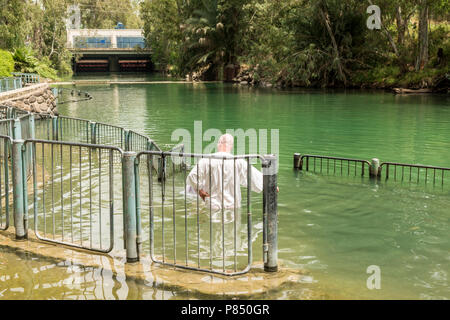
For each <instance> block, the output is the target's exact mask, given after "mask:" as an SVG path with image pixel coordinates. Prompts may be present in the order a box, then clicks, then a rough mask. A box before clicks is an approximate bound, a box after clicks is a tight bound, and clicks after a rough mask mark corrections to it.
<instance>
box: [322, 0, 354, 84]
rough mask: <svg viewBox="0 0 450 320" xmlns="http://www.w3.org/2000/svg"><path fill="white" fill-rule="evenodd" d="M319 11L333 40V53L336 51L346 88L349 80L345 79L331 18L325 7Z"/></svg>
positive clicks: (340, 74)
mask: <svg viewBox="0 0 450 320" xmlns="http://www.w3.org/2000/svg"><path fill="white" fill-rule="evenodd" d="M319 11H320V15H321V16H322V19H323V21H324V23H325V26H326V28H327V31H328V34H329V36H330V38H331V43H332V45H333V51H334V54H335V59H336V61H337V65H338V72H339V76H340V77H341V80H342V81H344V86H346V85H347V78H346V77H345V74H344V71H343V68H342V63H341V58H340V55H339V49H338V46H337V43H336V39H335V38H334V34H333V31H332V30H331V26H330V18H329V17H328V11H327V9H326V8H325V6H323V7H322V6H321V7H320V8H319Z"/></svg>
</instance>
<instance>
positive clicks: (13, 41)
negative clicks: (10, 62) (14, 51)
mask: <svg viewBox="0 0 450 320" xmlns="http://www.w3.org/2000/svg"><path fill="white" fill-rule="evenodd" d="M25 12H26V2H24V1H23V0H0V48H3V49H10V48H12V47H16V46H21V45H23V43H24V38H25V25H24V23H25V22H26V20H25Z"/></svg>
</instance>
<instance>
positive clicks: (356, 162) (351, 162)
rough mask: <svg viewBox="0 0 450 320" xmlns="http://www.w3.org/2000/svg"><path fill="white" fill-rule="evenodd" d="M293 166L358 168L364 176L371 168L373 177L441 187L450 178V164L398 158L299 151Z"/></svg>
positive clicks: (336, 170) (349, 171)
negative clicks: (396, 160) (434, 164)
mask: <svg viewBox="0 0 450 320" xmlns="http://www.w3.org/2000/svg"><path fill="white" fill-rule="evenodd" d="M330 163H331V164H330ZM365 167H367V169H365ZM294 169H297V170H305V171H313V172H319V173H326V174H340V175H355V176H356V175H357V172H359V173H361V175H362V176H364V175H365V172H369V176H370V177H376V178H382V177H384V178H385V180H389V179H391V180H394V181H402V182H414V183H417V184H419V183H420V182H423V183H424V184H426V185H427V184H432V185H433V186H436V185H440V186H442V187H443V186H444V184H445V180H446V178H447V179H448V178H450V168H446V167H436V166H427V165H421V164H407V163H397V162H382V163H380V161H379V160H378V159H377V158H373V159H372V160H371V161H367V160H360V159H350V158H337V157H329V156H317V155H301V154H299V153H295V154H294ZM446 172H447V174H446ZM447 182H448V181H447Z"/></svg>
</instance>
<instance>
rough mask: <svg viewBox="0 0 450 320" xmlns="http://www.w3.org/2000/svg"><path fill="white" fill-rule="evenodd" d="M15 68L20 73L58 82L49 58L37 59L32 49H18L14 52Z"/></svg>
mask: <svg viewBox="0 0 450 320" xmlns="http://www.w3.org/2000/svg"><path fill="white" fill-rule="evenodd" d="M13 58H14V68H15V70H16V71H18V72H24V73H37V74H39V75H40V76H41V77H44V78H49V79H53V80H58V79H59V78H58V75H57V71H56V70H55V69H53V68H52V67H51V61H50V60H49V59H48V58H43V59H41V60H38V59H36V57H35V54H34V52H33V50H31V49H30V48H26V47H24V48H17V49H16V50H15V51H14V56H13Z"/></svg>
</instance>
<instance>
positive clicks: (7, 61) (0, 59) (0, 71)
mask: <svg viewBox="0 0 450 320" xmlns="http://www.w3.org/2000/svg"><path fill="white" fill-rule="evenodd" d="M13 71H14V59H13V56H12V54H11V53H9V52H8V51H5V50H0V78H3V77H9V76H10V75H11V72H13Z"/></svg>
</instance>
